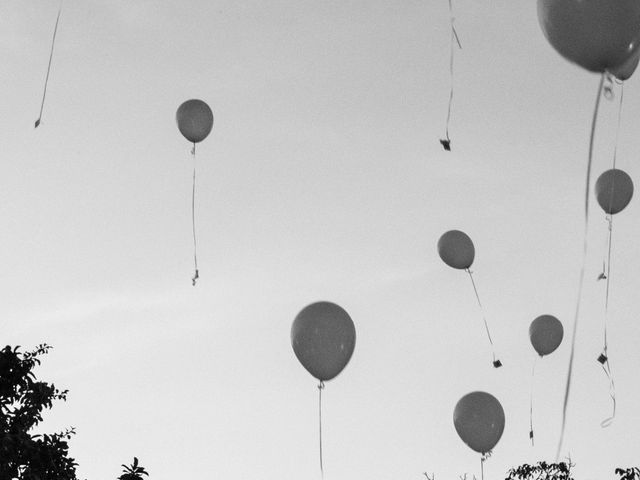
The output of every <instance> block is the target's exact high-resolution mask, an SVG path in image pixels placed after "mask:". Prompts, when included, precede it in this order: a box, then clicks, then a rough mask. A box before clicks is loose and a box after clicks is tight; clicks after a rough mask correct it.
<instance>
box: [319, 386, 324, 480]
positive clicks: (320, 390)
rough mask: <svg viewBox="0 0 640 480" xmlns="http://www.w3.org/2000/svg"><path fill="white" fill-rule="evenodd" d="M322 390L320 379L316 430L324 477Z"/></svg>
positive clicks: (321, 470) (321, 471)
mask: <svg viewBox="0 0 640 480" xmlns="http://www.w3.org/2000/svg"><path fill="white" fill-rule="evenodd" d="M322 390H324V382H323V381H322V380H320V383H319V384H318V432H319V434H320V435H319V444H320V476H321V478H324V468H323V466H322Z"/></svg>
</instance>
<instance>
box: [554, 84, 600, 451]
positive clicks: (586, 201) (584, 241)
mask: <svg viewBox="0 0 640 480" xmlns="http://www.w3.org/2000/svg"><path fill="white" fill-rule="evenodd" d="M605 77H606V73H602V75H601V76H600V84H599V85H598V94H597V96H596V104H595V108H594V109H593V118H592V120H591V135H590V138H589V156H588V159H587V179H586V186H585V198H584V233H583V239H582V267H581V268H580V281H579V283H578V298H577V300H576V310H575V315H574V317H573V332H572V334H571V353H570V355H569V369H568V370H567V381H566V385H565V390H564V402H563V405H562V428H561V429H560V439H559V441H558V449H557V450H556V462H557V461H558V458H559V457H560V451H561V450H562V442H563V440H564V431H565V426H566V423H567V405H568V403H569V394H570V392H571V379H572V374H573V357H574V354H575V346H576V332H577V330H578V319H579V317H580V300H581V299H582V285H583V283H584V270H585V263H586V259H587V232H588V230H589V186H590V183H591V164H592V160H593V143H594V138H595V131H596V121H597V119H598V109H599V107H600V98H601V97H602V87H603V85H604V80H605Z"/></svg>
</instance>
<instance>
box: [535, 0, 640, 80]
mask: <svg viewBox="0 0 640 480" xmlns="http://www.w3.org/2000/svg"><path fill="white" fill-rule="evenodd" d="M538 20H539V21H540V26H541V27H542V31H543V32H544V35H545V37H546V38H547V40H548V41H549V43H550V44H551V45H552V46H553V48H555V49H556V51H557V52H558V53H559V54H560V55H562V56H563V57H565V58H566V59H567V60H569V61H571V62H573V63H576V64H578V65H580V66H581V67H583V68H585V69H587V70H589V71H592V72H605V71H609V72H613V71H614V70H616V69H617V68H620V67H621V66H622V65H624V64H625V63H627V61H629V60H630V59H631V58H632V57H633V56H634V55H635V54H636V53H637V52H636V51H637V50H638V48H639V47H640V43H639V41H640V2H638V1H637V0H615V1H614V0H538ZM628 72H629V71H628V69H627V72H626V73H628ZM631 73H633V71H631Z"/></svg>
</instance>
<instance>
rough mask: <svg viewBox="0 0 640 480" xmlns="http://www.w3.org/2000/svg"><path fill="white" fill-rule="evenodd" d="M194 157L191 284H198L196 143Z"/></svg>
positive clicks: (193, 149)
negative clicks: (192, 271) (192, 269)
mask: <svg viewBox="0 0 640 480" xmlns="http://www.w3.org/2000/svg"><path fill="white" fill-rule="evenodd" d="M191 156H192V157H193V184H192V188H191V228H192V231H193V264H194V269H195V272H194V274H193V277H192V278H191V285H193V286H194V287H195V286H196V281H197V280H198V278H200V275H199V274H198V245H197V243H196V213H195V212H196V144H195V143H194V144H193V148H192V149H191Z"/></svg>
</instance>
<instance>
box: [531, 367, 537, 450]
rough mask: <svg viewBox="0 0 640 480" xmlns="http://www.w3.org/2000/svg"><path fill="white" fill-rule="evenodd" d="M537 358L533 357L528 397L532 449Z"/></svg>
mask: <svg viewBox="0 0 640 480" xmlns="http://www.w3.org/2000/svg"><path fill="white" fill-rule="evenodd" d="M537 360H538V356H537V355H536V356H535V357H533V368H532V369H531V393H530V395H529V438H530V439H531V446H532V447H533V379H534V378H535V373H536V363H537Z"/></svg>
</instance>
